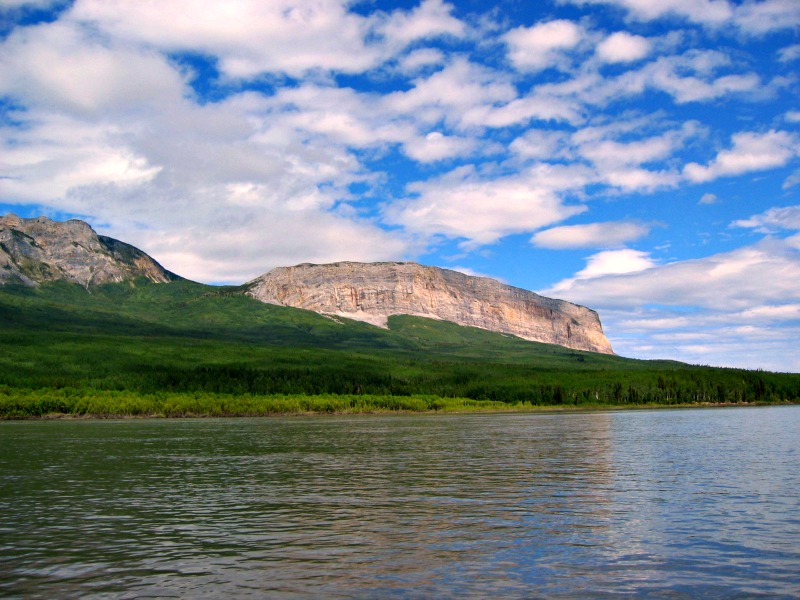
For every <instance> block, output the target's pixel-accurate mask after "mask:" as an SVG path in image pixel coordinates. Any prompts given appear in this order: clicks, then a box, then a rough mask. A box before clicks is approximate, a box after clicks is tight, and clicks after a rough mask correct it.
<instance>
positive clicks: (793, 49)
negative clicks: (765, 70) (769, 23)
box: [778, 44, 800, 62]
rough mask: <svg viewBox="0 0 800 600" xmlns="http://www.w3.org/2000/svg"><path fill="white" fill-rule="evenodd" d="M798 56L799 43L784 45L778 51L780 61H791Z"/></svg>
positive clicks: (799, 55) (799, 53)
mask: <svg viewBox="0 0 800 600" xmlns="http://www.w3.org/2000/svg"><path fill="white" fill-rule="evenodd" d="M798 58H800V44H793V45H792V46H786V47H785V48H781V49H780V50H779V51H778V59H779V60H780V61H781V62H792V61H795V60H797V59H798Z"/></svg>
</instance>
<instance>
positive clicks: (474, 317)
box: [0, 215, 613, 354]
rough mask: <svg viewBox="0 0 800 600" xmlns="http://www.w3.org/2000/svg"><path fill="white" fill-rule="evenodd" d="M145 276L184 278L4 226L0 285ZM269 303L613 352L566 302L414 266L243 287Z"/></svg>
mask: <svg viewBox="0 0 800 600" xmlns="http://www.w3.org/2000/svg"><path fill="white" fill-rule="evenodd" d="M140 277H143V278H146V279H148V280H150V281H152V282H154V283H168V282H171V281H175V280H176V279H180V277H179V276H178V275H175V274H174V273H171V272H169V271H167V270H166V269H164V268H163V267H162V266H161V265H159V264H158V263H157V262H156V261H155V260H154V259H153V258H151V257H150V256H148V255H147V254H145V253H144V252H142V251H141V250H139V249H137V248H135V247H133V246H131V245H129V244H126V243H124V242H121V241H119V240H115V239H112V238H109V237H105V236H101V235H97V233H95V231H94V230H93V229H92V228H91V227H90V226H89V225H88V224H87V223H85V222H83V221H80V220H77V219H73V220H69V221H66V222H57V221H52V220H50V219H48V218H46V217H38V218H34V219H21V218H19V217H17V216H16V215H8V216H5V217H2V218H0V284H4V283H9V282H17V283H22V284H24V285H29V286H36V285H40V284H42V283H44V282H49V281H61V280H63V281H68V282H72V283H76V284H79V285H81V286H83V287H87V288H88V287H90V286H97V285H101V284H105V283H110V282H114V283H119V282H124V281H132V280H134V279H136V278H140ZM240 293H246V294H248V295H250V296H252V297H253V298H256V299H257V300H260V301H262V302H266V303H269V304H279V305H282V306H292V307H295V308H304V309H307V310H311V311H314V312H317V313H320V314H326V315H333V316H337V317H345V318H348V319H353V320H357V321H364V322H367V323H371V324H373V325H378V326H381V327H386V326H387V323H388V317H390V316H395V315H411V316H418V317H425V318H430V319H437V320H442V321H449V322H452V323H456V324H459V325H464V326H469V327H478V328H481V329H486V330H489V331H496V332H500V333H505V334H511V335H515V336H518V337H520V338H523V339H526V340H529V341H537V342H543V343H548V344H557V345H560V346H564V347H566V348H572V349H575V350H586V351H590V352H599V353H603V354H613V350H612V349H611V344H610V343H609V341H608V339H607V338H606V336H605V334H604V333H603V329H602V326H601V324H600V319H599V317H598V315H597V313H596V312H595V311H593V310H591V309H588V308H586V307H583V306H578V305H575V304H571V303H569V302H565V301H563V300H554V299H551V298H545V297H543V296H539V295H538V294H535V293H533V292H530V291H527V290H523V289H520V288H515V287H512V286H508V285H504V284H502V283H500V282H498V281H495V280H493V279H489V278H485V277H471V276H468V275H464V274H463V273H458V272H456V271H450V270H446V269H439V268H436V267H428V266H423V265H418V264H415V263H335V264H330V265H309V264H303V265H298V266H295V267H284V268H278V269H274V270H273V271H270V272H269V273H267V274H265V275H263V276H261V277H259V278H257V279H255V280H253V281H252V282H250V283H249V284H247V285H246V286H245V287H244V288H243V289H242V290H241V292H240Z"/></svg>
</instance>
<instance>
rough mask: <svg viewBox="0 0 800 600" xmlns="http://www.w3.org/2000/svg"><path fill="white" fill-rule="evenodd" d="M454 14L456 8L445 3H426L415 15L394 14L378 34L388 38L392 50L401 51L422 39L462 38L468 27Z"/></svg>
mask: <svg viewBox="0 0 800 600" xmlns="http://www.w3.org/2000/svg"><path fill="white" fill-rule="evenodd" d="M452 12H453V7H452V6H451V5H449V4H446V3H444V2H442V0H423V2H422V3H421V4H420V5H419V6H417V7H416V8H414V9H412V10H411V11H408V12H405V11H400V10H397V11H394V12H393V13H392V14H391V16H390V17H389V18H388V19H387V21H386V22H385V23H383V24H382V25H381V26H379V27H378V31H379V32H380V34H381V35H383V36H385V37H386V38H388V40H389V41H390V46H392V47H400V48H404V47H406V46H408V45H409V44H410V43H412V42H414V41H415V40H419V39H426V38H433V37H438V36H442V35H449V36H453V37H462V36H464V34H465V33H466V26H465V25H464V23H463V22H461V21H459V20H458V19H456V18H455V17H453V16H452V14H451V13H452Z"/></svg>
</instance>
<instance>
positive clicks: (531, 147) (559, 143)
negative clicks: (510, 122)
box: [509, 129, 572, 160]
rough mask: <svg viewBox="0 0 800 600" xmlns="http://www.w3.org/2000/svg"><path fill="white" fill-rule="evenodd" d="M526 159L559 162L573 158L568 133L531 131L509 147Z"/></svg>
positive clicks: (544, 130)
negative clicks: (562, 159)
mask: <svg viewBox="0 0 800 600" xmlns="http://www.w3.org/2000/svg"><path fill="white" fill-rule="evenodd" d="M509 149H510V150H511V151H512V152H513V153H514V154H516V155H517V156H519V157H521V158H524V159H540V160H557V159H561V158H570V157H571V156H572V151H571V148H570V147H569V139H568V136H567V133H566V132H564V131H557V130H546V129H529V130H528V131H526V132H525V133H524V134H523V135H521V136H520V137H518V138H516V139H515V140H514V141H513V142H511V144H510V145H509Z"/></svg>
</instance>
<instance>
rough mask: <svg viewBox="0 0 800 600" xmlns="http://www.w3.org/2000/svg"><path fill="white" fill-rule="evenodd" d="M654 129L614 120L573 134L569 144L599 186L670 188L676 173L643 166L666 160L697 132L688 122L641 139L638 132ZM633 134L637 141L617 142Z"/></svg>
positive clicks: (639, 121)
mask: <svg viewBox="0 0 800 600" xmlns="http://www.w3.org/2000/svg"><path fill="white" fill-rule="evenodd" d="M657 125H658V124H657V123H653V122H652V121H651V122H647V120H643V119H636V120H632V121H629V122H626V121H625V120H618V121H616V122H614V123H612V124H611V125H604V126H590V127H584V128H583V129H580V130H578V131H576V132H575V133H574V134H573V136H572V142H573V143H574V144H575V153H576V154H577V155H579V156H582V157H583V158H584V159H586V160H588V161H589V162H591V163H592V164H593V165H594V166H595V168H596V169H597V174H598V180H599V181H601V182H604V183H606V184H608V185H610V186H612V187H616V188H619V189H621V190H625V191H632V190H645V191H647V190H654V189H656V188H660V187H671V186H674V185H676V184H677V183H678V181H679V179H680V177H679V175H678V173H677V172H675V171H674V170H665V169H662V170H650V169H646V168H643V165H645V164H649V163H656V162H663V161H665V160H666V159H668V158H670V157H671V156H673V155H674V154H675V153H676V152H677V151H678V150H680V149H682V147H683V146H684V145H685V143H686V142H687V141H688V140H690V139H691V138H693V137H696V136H697V135H698V133H699V132H700V130H701V128H700V127H699V126H698V124H697V123H695V122H693V121H689V122H687V123H685V124H684V125H683V126H681V127H680V128H679V129H672V130H667V131H665V132H663V133H661V134H660V135H655V136H649V137H645V135H646V131H641V129H645V128H652V127H654V126H657ZM637 130H639V131H638V137H639V139H637V140H634V141H625V142H623V141H619V139H620V138H630V136H631V133H632V132H634V131H637Z"/></svg>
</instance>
